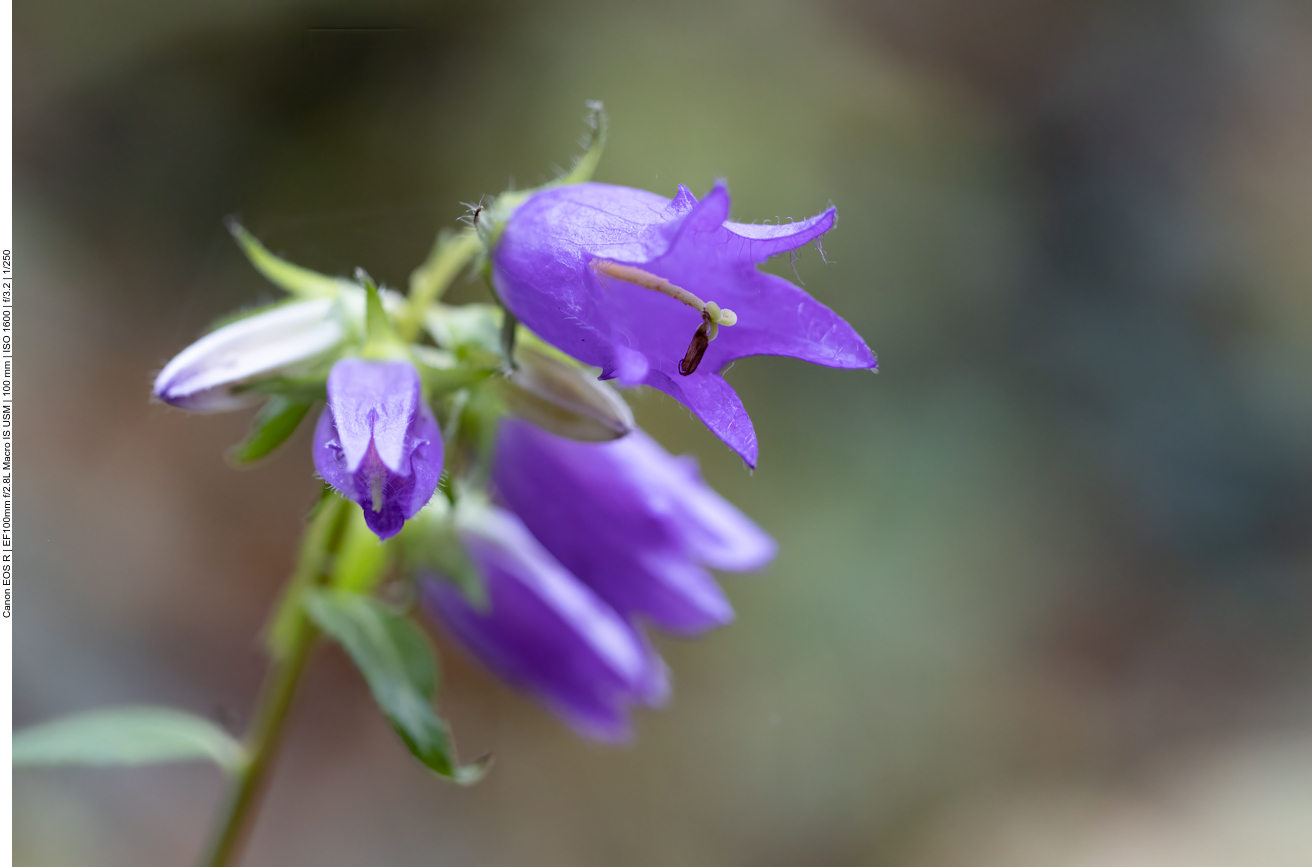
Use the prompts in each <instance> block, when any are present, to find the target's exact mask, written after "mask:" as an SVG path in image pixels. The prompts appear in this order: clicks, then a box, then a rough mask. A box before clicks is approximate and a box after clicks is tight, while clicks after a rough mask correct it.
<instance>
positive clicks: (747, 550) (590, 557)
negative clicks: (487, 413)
mask: <svg viewBox="0 0 1312 867" xmlns="http://www.w3.org/2000/svg"><path fill="white" fill-rule="evenodd" d="M493 481H494V483H495V485H496V491H497V495H498V496H499V497H500V499H501V501H502V502H504V503H505V504H506V505H508V506H510V507H511V508H512V509H514V510H515V512H516V513H517V514H518V515H519V516H520V518H521V519H522V520H523V522H524V524H525V526H527V527H528V529H529V530H530V531H531V532H532V533H533V534H534V536H536V537H537V538H538V540H540V541H541V542H542V544H543V546H544V547H546V549H547V550H548V551H550V552H551V553H552V555H554V556H555V557H556V559H557V560H559V561H560V562H561V564H562V565H564V566H565V567H566V568H567V569H569V570H570V571H571V572H572V573H573V574H574V575H576V576H577V577H578V578H579V580H580V581H582V582H584V583H585V584H587V585H588V586H589V587H591V588H592V589H593V590H595V591H596V592H597V594H598V595H600V596H601V598H603V599H604V600H606V602H607V603H609V604H610V605H611V606H612V607H613V608H615V610H616V611H618V612H619V613H620V614H622V615H624V616H626V617H630V616H634V615H641V616H643V617H646V618H648V619H650V620H651V621H652V622H654V623H656V624H657V625H658V626H660V627H662V628H664V629H667V630H670V631H672V632H676V633H679V634H685V635H686V634H692V633H696V632H700V631H703V630H706V629H710V628H712V627H715V626H720V625H723V624H725V623H728V622H730V621H731V620H732V619H733V609H732V608H731V607H730V606H729V602H728V600H727V599H726V598H725V596H724V593H723V592H722V591H721V590H720V588H719V585H718V584H716V582H715V581H714V580H713V579H712V578H711V577H710V575H708V574H707V573H706V571H705V570H704V569H702V568H701V566H699V565H698V564H699V563H704V564H709V565H716V566H723V567H726V568H730V569H741V568H750V569H754V568H758V567H760V566H762V565H764V564H765V562H767V561H768V560H769V559H770V557H772V556H773V554H774V541H773V540H772V539H770V537H769V536H767V535H766V534H765V533H764V532H763V531H762V530H761V529H760V528H759V527H757V526H756V525H755V524H753V523H752V522H751V521H750V520H749V519H748V518H747V517H746V516H744V515H743V514H742V513H741V512H738V511H737V510H736V509H735V508H734V507H733V506H732V505H730V504H729V503H728V502H726V501H725V500H724V499H723V498H721V497H720V496H719V495H718V494H716V493H715V492H714V491H713V490H711V489H710V488H709V487H708V486H707V485H706V484H705V483H704V482H702V481H701V478H700V476H699V475H698V473H697V470H696V466H695V464H693V463H692V462H690V461H688V460H685V459H680V458H675V457H673V456H672V455H670V454H669V453H668V452H666V451H665V450H664V449H663V448H661V446H660V445H659V444H658V443H657V442H656V441H655V440H653V439H652V438H651V437H649V436H647V435H646V434H645V433H643V432H642V431H634V432H633V433H630V434H629V435H628V436H626V437H624V438H622V439H619V440H615V441H613V442H609V443H577V442H573V441H570V440H566V439H563V438H561V437H557V436H553V435H551V434H548V433H546V432H544V431H541V430H538V429H537V428H534V427H533V426H531V425H528V424H525V423H523V422H519V421H514V420H510V421H506V422H503V423H502V426H501V429H500V431H499V432H498V438H497V451H496V459H495V461H494V464H493Z"/></svg>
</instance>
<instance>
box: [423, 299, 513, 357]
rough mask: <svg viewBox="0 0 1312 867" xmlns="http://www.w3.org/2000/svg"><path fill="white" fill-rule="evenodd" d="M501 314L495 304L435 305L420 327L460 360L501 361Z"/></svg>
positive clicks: (430, 308)
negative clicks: (423, 327)
mask: <svg viewBox="0 0 1312 867" xmlns="http://www.w3.org/2000/svg"><path fill="white" fill-rule="evenodd" d="M503 316H504V312H503V311H502V309H501V308H500V307H499V306H497V305H495V304H461V305H460V306H458V307H453V306H451V305H449V304H435V305H433V306H432V307H429V308H428V312H427V314H426V315H425V318H424V325H425V327H427V329H428V333H429V334H431V335H432V337H433V340H434V341H435V342H436V343H437V345H438V346H440V347H442V348H443V349H447V350H450V351H451V352H453V353H455V355H456V357H457V358H460V359H462V360H465V359H469V360H476V359H489V360H491V361H492V363H493V364H499V363H500V361H501V322H502V317H503Z"/></svg>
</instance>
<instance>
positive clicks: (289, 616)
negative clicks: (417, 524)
mask: <svg viewBox="0 0 1312 867" xmlns="http://www.w3.org/2000/svg"><path fill="white" fill-rule="evenodd" d="M347 514H348V512H347V508H346V502H345V501H344V500H342V499H340V498H339V497H336V496H334V495H329V496H328V497H327V498H325V500H324V501H323V502H322V503H321V504H320V507H319V509H318V511H317V513H316V514H315V516H314V519H313V521H312V522H311V523H310V526H309V528H308V529H307V530H306V533H305V542H304V544H302V546H301V554H300V560H299V562H298V563H297V567H296V571H295V572H293V573H292V580H291V582H289V586H288V592H287V593H285V594H284V595H283V599H282V601H281V602H280V603H279V610H278V612H277V614H276V615H275V618H274V621H273V622H274V624H275V628H279V627H280V628H281V629H282V630H283V634H282V636H281V638H282V641H281V643H279V642H274V663H273V667H272V668H271V669H270V670H269V674H268V676H267V677H266V678H265V681H264V686H263V687H262V688H261V690H260V697H259V700H258V701H257V702H256V705H255V718H254V722H253V723H252V725H251V730H250V732H249V733H248V734H247V736H246V744H245V746H246V755H247V759H246V763H245V764H244V765H243V766H242V767H241V768H240V770H238V771H237V773H236V775H235V776H234V778H233V780H232V787H231V789H230V790H229V792H228V798H227V801H226V802H225V804H224V807H223V812H222V814H221V815H220V817H219V822H218V824H217V825H216V826H215V831H214V836H213V839H212V841H211V843H210V848H209V851H208V853H207V854H206V856H205V859H204V861H202V862H201V863H202V864H203V865H205V867H229V865H232V864H235V863H236V859H237V857H238V856H239V854H240V851H241V847H242V844H243V843H244V842H245V839H246V836H247V834H248V832H249V831H250V828H251V825H252V824H253V822H254V819H255V815H256V810H257V808H258V806H259V801H260V795H261V793H262V791H263V783H264V780H265V778H266V777H267V775H268V772H269V769H270V768H271V767H272V765H273V760H274V757H275V756H276V755H277V752H278V745H279V743H280V741H281V740H282V732H283V728H284V726H285V725H286V722H287V712H288V710H289V709H290V708H291V704H292V698H293V697H294V696H295V695H296V687H297V685H298V684H299V683H300V680H301V674H302V673H303V672H304V671H305V663H306V661H307V660H308V659H309V658H310V651H311V650H312V649H313V647H314V643H315V640H316V639H317V638H318V637H319V633H318V630H316V629H315V628H314V625H313V624H312V623H310V620H309V618H308V617H306V616H305V613H304V611H303V610H302V609H301V599H302V597H303V595H304V592H305V590H307V589H309V587H312V586H313V585H314V584H316V583H319V582H320V581H322V580H323V578H324V576H325V575H326V570H327V568H328V567H329V566H331V559H332V554H333V553H334V552H335V551H336V550H337V546H338V545H339V544H340V542H341V537H342V531H343V528H344V526H345V523H346V522H345V517H346V516H347ZM307 577H308V580H307Z"/></svg>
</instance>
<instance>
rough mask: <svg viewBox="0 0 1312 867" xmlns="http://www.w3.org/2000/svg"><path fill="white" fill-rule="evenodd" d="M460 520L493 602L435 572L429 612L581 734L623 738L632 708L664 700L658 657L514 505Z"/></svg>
mask: <svg viewBox="0 0 1312 867" xmlns="http://www.w3.org/2000/svg"><path fill="white" fill-rule="evenodd" d="M458 526H459V535H460V541H461V543H462V544H463V546H464V548H465V552H466V554H467V555H468V556H469V558H470V560H471V561H472V563H473V565H474V567H475V569H477V570H478V572H479V573H480V574H481V576H482V578H483V581H484V585H485V587H486V589H487V605H486V606H476V605H474V604H472V603H471V602H470V600H469V599H468V597H467V596H466V595H465V593H464V591H462V590H461V589H460V588H459V587H458V586H457V585H456V584H454V583H452V582H450V581H447V580H443V579H441V578H436V577H431V576H430V577H426V578H424V579H423V580H422V581H421V585H420V586H421V589H422V593H423V601H424V603H425V606H426V607H427V609H428V610H429V611H430V612H431V613H432V614H433V616H434V617H436V618H437V619H438V620H439V621H441V622H442V624H443V625H444V626H445V627H446V628H447V629H449V630H450V631H451V633H452V634H453V635H454V636H455V637H456V638H457V639H458V640H459V641H460V642H461V643H462V644H464V645H465V647H466V648H468V650H469V651H470V652H471V653H472V654H473V655H474V656H476V657H477V658H478V659H479V660H481V661H482V662H483V664H484V665H486V666H487V667H488V668H489V669H491V670H492V671H493V672H494V673H495V674H496V675H497V676H498V677H500V678H502V679H503V680H505V681H506V682H507V683H509V684H511V685H512V686H515V687H517V688H519V689H523V690H525V691H526V692H528V693H530V694H531V695H533V696H534V697H536V698H537V699H538V700H539V701H541V702H543V703H544V704H545V705H547V706H548V707H549V708H551V709H552V710H553V711H554V712H555V713H557V714H558V715H560V716H561V717H562V718H563V719H564V720H565V721H566V722H567V723H569V725H570V726H571V727H573V728H574V729H575V730H576V731H578V732H579V733H580V734H582V735H585V736H587V737H591V738H595V739H597V740H604V741H623V740H625V739H627V738H628V736H629V733H630V724H629V713H628V708H629V706H630V705H631V704H634V703H642V704H648V705H653V706H655V705H660V704H662V703H663V702H664V701H665V699H666V697H667V696H668V694H669V686H668V681H667V679H666V670H665V664H664V663H663V662H662V661H661V659H660V657H659V656H657V655H656V654H655V653H654V652H653V651H652V650H651V649H650V648H649V647H648V646H647V645H646V643H645V642H644V640H643V639H642V637H641V636H639V635H638V634H637V632H635V631H634V629H633V628H632V627H631V626H630V625H629V624H628V623H626V622H625V621H624V619H623V618H622V617H620V616H619V615H618V614H617V613H616V612H615V611H614V610H613V609H612V608H611V607H610V606H609V605H607V604H606V603H605V602H604V601H602V600H601V599H600V598H598V597H597V595H596V594H595V593H593V592H592V591H591V590H589V589H588V588H587V587H586V586H584V585H583V584H581V583H580V582H579V581H578V579H576V578H575V577H574V576H573V575H571V574H570V573H569V572H568V571H567V570H566V569H565V568H564V567H563V566H561V565H560V563H558V562H557V561H556V560H555V559H554V558H553V557H552V556H551V555H550V554H549V553H547V551H546V550H544V549H543V547H542V546H541V545H540V544H538V542H537V540H536V539H534V538H533V536H532V534H531V533H529V531H528V530H527V529H526V528H525V527H524V525H523V524H522V523H521V522H520V520H519V519H518V518H517V517H515V516H514V515H513V514H511V513H510V512H507V511H506V510H504V509H500V508H497V507H492V506H481V507H476V510H475V513H474V515H473V517H472V518H471V517H470V516H469V515H468V513H466V516H465V517H464V518H463V519H462V520H460V521H459V522H458Z"/></svg>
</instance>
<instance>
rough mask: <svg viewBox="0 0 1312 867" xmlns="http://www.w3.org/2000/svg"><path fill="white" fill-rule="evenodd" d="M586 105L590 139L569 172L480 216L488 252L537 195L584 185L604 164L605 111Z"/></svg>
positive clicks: (513, 194) (499, 201)
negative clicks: (599, 166) (517, 212)
mask: <svg viewBox="0 0 1312 867" xmlns="http://www.w3.org/2000/svg"><path fill="white" fill-rule="evenodd" d="M587 105H588V118H587V123H588V127H589V129H590V131H591V134H590V135H589V137H588V144H587V148H586V149H585V150H584V152H583V155H582V156H580V157H578V158H576V159H575V160H574V164H573V166H571V167H570V170H569V171H568V172H566V173H565V174H563V175H561V176H560V177H559V178H556V179H555V180H554V181H549V182H547V183H545V184H542V185H541V186H539V187H533V188H532V189H528V190H512V191H508V192H505V193H502V194H501V195H499V196H497V197H496V199H495V200H493V202H492V204H491V205H488V206H487V207H486V208H484V209H483V210H482V212H481V213H480V214H479V219H478V221H477V223H476V224H475V227H476V228H477V229H478V236H479V238H480V239H482V241H483V246H484V247H485V248H486V249H488V250H491V249H492V248H493V247H495V246H496V245H497V241H498V240H500V238H501V231H502V230H503V229H504V228H505V227H506V223H507V222H508V221H509V220H510V217H511V216H512V215H513V214H514V213H515V211H516V210H518V209H519V207H520V206H521V205H523V204H524V203H525V202H527V201H528V200H529V198H530V197H532V196H533V195H534V194H535V193H540V192H542V191H543V190H549V189H551V188H553V187H563V186H566V185H568V184H581V183H583V182H584V181H589V180H591V179H592V175H593V173H594V172H596V170H597V165H598V164H599V163H600V162H601V152H602V150H603V149H604V148H605V146H606V126H607V124H606V111H605V109H604V107H603V106H602V104H601V103H600V102H598V101H596V100H589V101H588V103H587Z"/></svg>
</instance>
